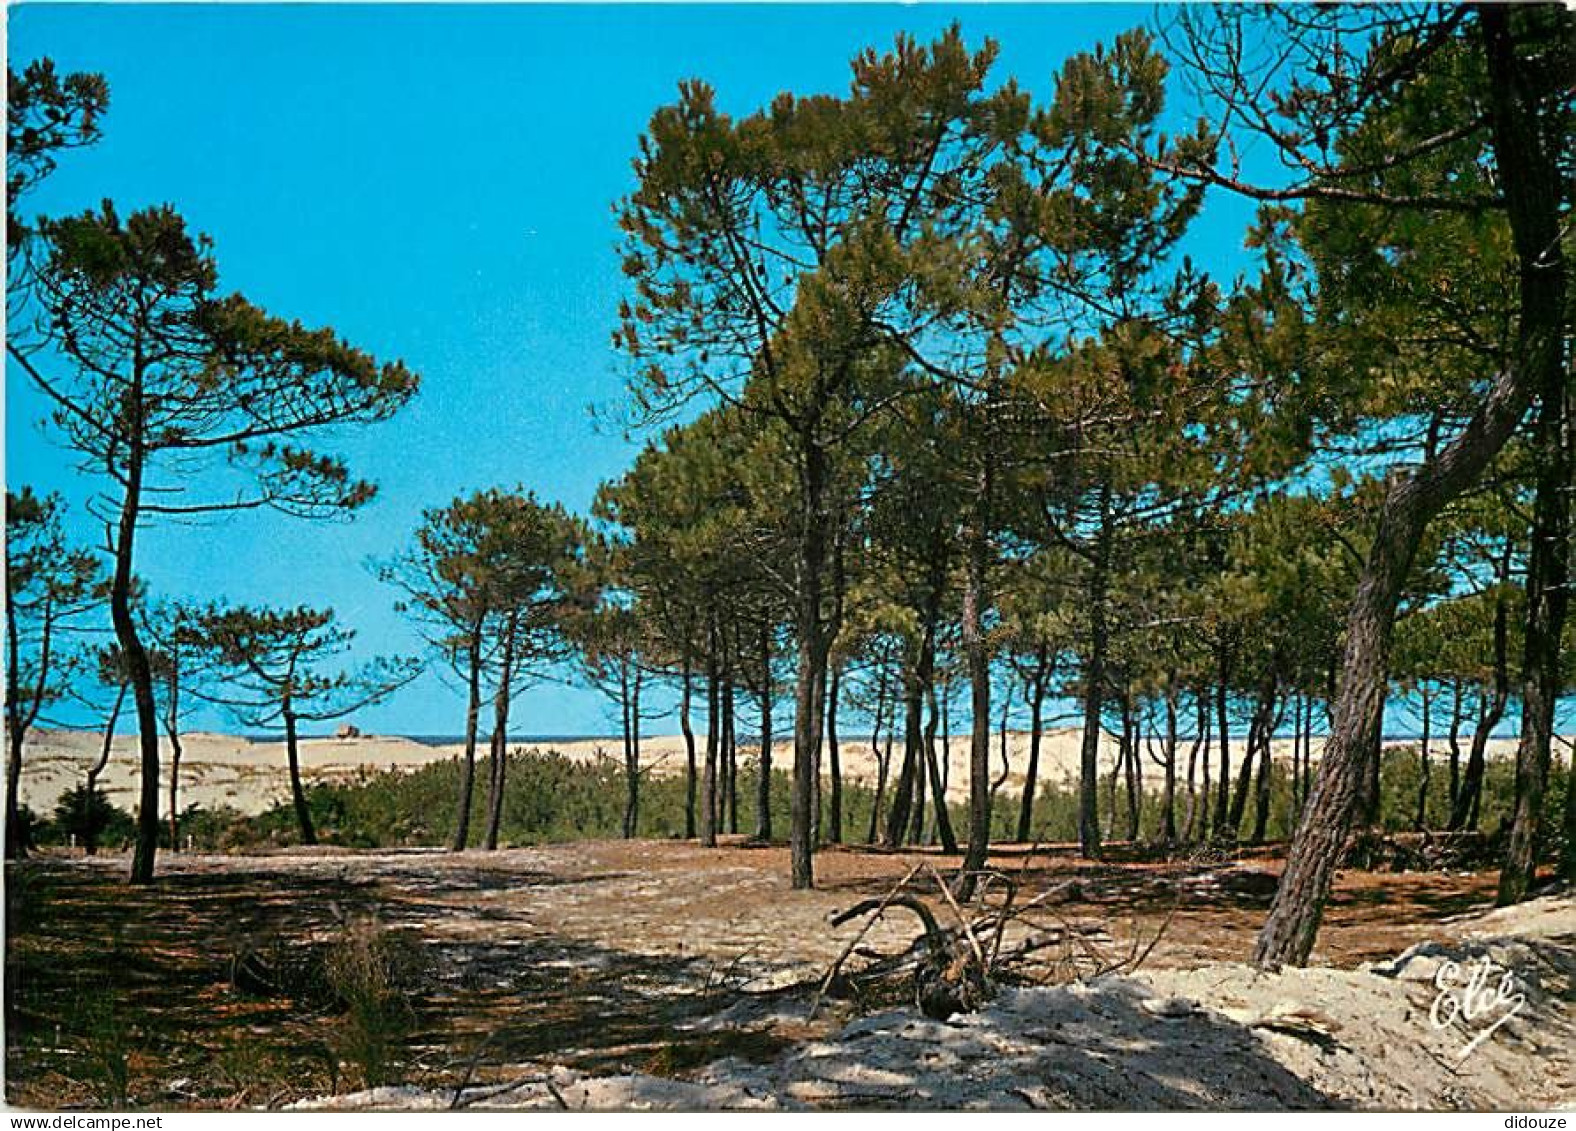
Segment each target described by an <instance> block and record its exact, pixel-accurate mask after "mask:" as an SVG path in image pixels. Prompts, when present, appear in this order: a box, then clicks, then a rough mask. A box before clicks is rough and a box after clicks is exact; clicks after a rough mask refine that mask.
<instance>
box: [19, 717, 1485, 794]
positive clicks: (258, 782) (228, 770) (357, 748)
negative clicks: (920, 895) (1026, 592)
mask: <svg viewBox="0 0 1576 1131" xmlns="http://www.w3.org/2000/svg"><path fill="white" fill-rule="evenodd" d="M1081 734H1082V732H1081V731H1079V730H1076V729H1061V730H1054V731H1049V732H1047V733H1046V734H1044V735H1043V736H1042V738H1041V746H1040V775H1041V780H1042V781H1047V782H1055V781H1058V780H1060V781H1066V782H1072V781H1075V780H1076V779H1077V775H1078V760H1079V751H1080V747H1081V744H1082V739H1081ZM136 741H137V740H136V736H135V735H119V736H117V737H116V739H115V741H114V743H113V745H112V746H111V751H110V760H109V765H108V767H107V769H106V770H105V772H104V775H103V777H102V778H100V782H101V785H102V788H103V789H104V790H105V792H106V794H107V795H108V796H109V797H110V799H111V800H112V801H114V802H115V803H116V804H117V805H120V806H121V807H122V808H125V809H131V808H134V807H135V799H136V789H137V749H136ZM102 742H103V739H102V736H101V735H98V734H95V733H92V732H89V731H47V730H40V731H36V732H34V734H33V735H32V736H31V737H30V740H29V742H28V746H27V749H26V753H25V755H24V761H23V769H22V785H21V795H22V800H23V801H24V802H25V803H26V804H28V805H30V806H32V808H33V810H34V811H35V812H39V813H49V812H51V811H53V809H54V806H55V802H56V801H57V800H59V798H60V795H61V794H62V793H64V792H65V791H66V790H68V789H70V788H71V787H72V786H74V785H78V784H80V783H81V782H82V780H83V778H84V777H85V776H86V774H87V770H88V767H90V766H91V765H92V764H93V763H94V762H95V761H97V759H98V756H99V752H100V749H101V746H102ZM1319 745H1320V740H1319V739H1315V740H1314V751H1315V757H1317V754H1318V748H1319ZM182 746H183V753H182V758H181V769H180V775H181V780H180V796H181V806H182V808H184V807H185V806H187V805H190V804H199V805H202V806H203V807H205V808H216V807H219V806H230V807H231V808H234V809H238V810H240V811H241V812H243V813H248V814H252V813H260V812H262V811H263V810H265V809H267V808H269V807H270V806H272V805H274V804H276V803H279V802H284V801H287V800H288V799H289V782H288V779H287V778H286V776H285V749H284V744H283V742H253V741H250V740H248V739H246V738H241V737H238V736H235V735H227V734H213V733H206V732H197V733H192V734H188V735H185V736H184V737H183V739H182ZM1028 746H1029V741H1028V735H1026V734H1023V733H1019V732H1009V734H1008V738H1007V750H1006V757H1005V766H1006V769H1007V777H1006V779H1005V783H1004V788H1006V789H1007V791H1008V792H1016V791H1017V790H1019V789H1020V788H1021V787H1022V784H1023V771H1024V767H1025V766H1026V765H1027V762H1028ZM899 747H900V744H899ZM947 747H948V752H949V754H950V760H949V761H950V764H949V767H948V771H947V793H948V796H949V797H950V798H951V799H953V800H954V801H958V802H962V801H966V800H967V796H968V737H967V736H966V735H956V736H953V738H952V739H951V740H950V742H949V743H947ZM520 748H523V749H531V748H532V747H531V746H525V747H520ZM536 748H540V749H554V750H557V751H559V752H560V753H562V754H564V755H566V756H568V757H571V758H576V759H582V760H585V761H593V760H595V759H596V758H598V757H599V756H602V755H608V756H612V755H618V754H620V752H621V747H620V743H619V740H618V739H615V738H607V739H586V740H577V741H573V742H559V743H553V744H551V746H548V745H545V744H537V747H536ZM758 749H759V746H758V744H757V745H755V746H752V745H750V744H749V743H748V742H747V741H746V742H744V743H743V744H742V745H741V747H740V756H741V757H753V756H754V754H755V752H756V751H758ZM1273 749H1274V754H1275V756H1276V757H1277V758H1281V759H1288V760H1289V759H1290V757H1291V742H1290V740H1289V739H1288V740H1281V741H1278V742H1277V743H1276V745H1275V747H1274V748H1273ZM460 750H461V748H460V747H459V746H458V745H455V746H428V745H425V744H423V743H420V742H415V741H413V740H411V739H408V738H401V737H398V736H387V735H367V736H363V737H360V738H354V739H333V738H312V739H307V740H305V741H304V742H303V743H302V744H301V761H302V772H303V773H304V774H305V776H306V777H307V778H308V780H309V781H310V780H322V781H330V780H350V779H353V778H355V777H356V776H357V775H358V774H362V773H365V772H369V771H383V770H395V771H399V770H410V769H414V768H416V767H418V766H422V765H425V764H426V763H428V762H432V761H438V760H442V759H445V758H453V757H457V756H458V755H459V753H460ZM840 751H841V755H842V765H843V772H844V773H845V775H847V777H848V778H850V779H853V780H858V781H865V782H869V783H871V784H873V783H874V782H875V778H876V765H877V763H876V759H875V756H874V755H873V753H872V751H871V748H870V745H869V742H868V741H864V742H843V743H841V744H840ZM1514 751H1515V743H1514V741H1513V740H1508V739H1495V740H1493V741H1492V742H1491V743H1490V744H1489V754H1490V756H1491V757H1503V756H1512V755H1513V754H1514ZM1186 752H1187V751H1186V748H1184V750H1183V752H1182V757H1183V758H1184V759H1185V756H1186ZM1232 753H1233V755H1240V739H1238V740H1237V741H1236V743H1235V744H1234V748H1233V751H1232ZM1435 753H1436V756H1439V757H1443V756H1444V753H1445V751H1444V747H1443V745H1442V744H1441V745H1440V746H1439V747H1438V748H1437V749H1436V752H1435ZM1100 756H1101V763H1102V765H1110V764H1111V762H1112V761H1113V760H1114V758H1115V756H1116V742H1115V740H1114V739H1113V738H1112V737H1111V736H1110V735H1108V734H1102V735H1101V755H1100ZM901 757H902V751H901V749H900V748H895V749H894V751H893V759H894V762H896V761H897V760H899V759H901ZM163 758H164V773H165V774H166V775H167V774H168V773H169V747H168V744H167V743H165V744H164V754H163ZM773 759H774V761H775V763H776V764H777V765H779V766H784V767H786V766H788V765H790V764H791V762H792V747H791V746H790V745H789V744H788V743H778V744H777V745H776V746H775V747H774V754H773ZM1003 761H1004V760H1003V758H1002V755H1001V747H1000V742H999V739H998V740H996V741H995V742H993V747H992V755H991V772H992V776H993V778H994V777H995V776H998V775H1000V774H1001V772H1002V769H1003ZM641 762H642V764H643V765H645V766H649V767H651V770H652V772H653V773H657V774H675V775H677V774H682V773H683V772H684V766H685V762H686V757H685V748H684V740H683V738H682V737H680V736H676V735H672V736H656V737H649V738H645V739H643V740H642V742H641ZM1145 770H1146V773H1147V774H1148V776H1149V779H1150V780H1151V782H1154V781H1158V777H1159V771H1158V769H1157V768H1156V767H1154V766H1153V765H1149V764H1146V767H1145ZM167 783H168V778H167V777H166V778H165V782H164V783H163V784H161V788H160V797H161V798H162V797H165V796H167V792H166V790H167Z"/></svg>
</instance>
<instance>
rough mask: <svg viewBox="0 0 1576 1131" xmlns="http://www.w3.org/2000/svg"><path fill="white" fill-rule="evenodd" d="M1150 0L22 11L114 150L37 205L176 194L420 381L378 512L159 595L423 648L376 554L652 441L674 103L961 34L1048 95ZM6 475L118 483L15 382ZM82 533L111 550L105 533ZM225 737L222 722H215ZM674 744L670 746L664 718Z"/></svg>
mask: <svg viewBox="0 0 1576 1131" xmlns="http://www.w3.org/2000/svg"><path fill="white" fill-rule="evenodd" d="M1153 11H1154V10H1153V9H1152V8H1151V7H1149V6H1148V5H1122V4H1100V5H1087V6H1086V5H1073V4H1065V5H1047V6H990V5H971V6H952V5H941V4H937V5H925V6H919V7H915V6H887V5H859V6H832V5H824V6H689V7H685V6H632V5H625V6H614V7H598V6H563V7H561V6H518V7H517V6H502V5H496V6H460V5H454V6H426V5H406V6H373V5H356V6H322V7H319V6H307V5H289V6H282V5H281V6H270V5H255V6H254V5H245V6H243V5H233V6H231V5H170V6H151V5H150V6H132V5H115V6H99V5H87V4H72V5H51V4H22V5H20V6H16V7H12V8H11V10H10V47H9V51H10V58H11V62H12V64H13V66H20V65H21V64H24V63H26V62H27V61H29V60H31V59H33V58H35V57H37V56H41V55H49V56H52V57H53V58H54V59H55V60H56V62H57V65H58V66H59V67H60V68H61V69H62V70H67V71H69V70H93V71H99V72H102V73H103V74H104V75H105V77H106V78H107V79H108V81H109V84H110V88H111V99H112V105H111V110H110V113H109V115H108V116H107V118H106V120H105V122H104V139H103V140H102V141H101V142H100V143H99V144H98V145H97V146H95V147H93V148H91V149H88V150H84V151H81V152H77V153H72V154H68V155H66V156H65V157H64V158H63V160H62V161H61V164H60V168H59V170H58V171H57V173H56V174H55V175H54V176H53V178H52V179H51V180H50V181H48V182H47V183H46V184H45V185H44V186H43V187H42V188H41V189H40V190H38V191H37V192H36V193H35V194H34V196H33V197H32V198H31V200H30V202H29V207H28V211H32V212H39V213H46V214H61V213H65V212H73V211H80V210H82V209H85V208H88V207H92V206H94V205H96V204H97V202H98V201H99V200H101V199H103V198H106V197H108V198H111V199H113V200H114V201H115V202H116V203H117V205H118V206H119V207H120V208H121V210H122V212H123V213H124V212H129V211H130V210H132V209H134V208H137V207H142V206H145V205H150V204H156V203H163V202H169V203H173V204H174V205H176V206H177V207H178V208H179V209H180V210H181V212H182V213H183V214H184V215H185V216H186V217H187V219H188V222H189V223H190V224H191V225H192V226H193V227H194V228H196V229H199V230H201V231H204V232H206V233H208V234H209V235H211V236H212V237H213V239H214V241H215V252H216V255H217V259H218V263H219V267H220V271H221V282H222V285H223V288H224V289H225V290H227V291H228V290H239V291H241V292H243V293H244V294H246V295H247V296H248V297H249V298H250V299H252V300H253V301H254V302H257V303H259V304H260V305H262V306H263V307H265V308H266V309H268V310H270V311H272V312H273V313H276V314H280V315H284V316H288V317H292V318H300V319H302V320H303V321H304V322H306V323H308V324H310V325H317V324H327V325H331V326H333V327H334V328H335V329H336V330H338V331H339V332H340V333H341V334H342V335H343V336H345V337H346V338H348V339H349V340H350V341H351V342H353V343H354V344H356V345H358V346H360V347H362V348H365V349H368V350H370V351H372V352H373V353H375V354H377V355H378V356H380V357H386V358H402V359H403V360H404V361H405V362H406V363H407V364H408V365H410V366H411V367H412V368H413V369H415V370H417V371H418V372H420V373H421V375H422V378H423V388H422V392H421V395H420V397H419V398H418V399H417V400H416V402H415V403H413V404H412V405H411V406H409V407H408V408H407V409H406V410H404V411H403V412H402V413H401V414H400V415H399V416H398V417H397V418H396V419H395V420H393V421H391V422H389V423H387V424H385V425H381V426H378V427H376V428H372V429H366V430H363V431H360V432H357V433H354V434H346V435H344V436H342V437H339V438H337V442H336V443H335V444H334V445H333V447H334V448H335V449H337V450H338V451H340V452H342V453H343V454H344V455H346V456H347V457H348V458H349V460H350V462H351V465H352V467H353V469H354V470H355V471H356V472H357V473H358V474H360V475H362V476H365V477H367V478H370V479H373V480H374V481H376V482H377V483H378V484H379V486H380V489H381V494H380V498H379V500H378V501H377V502H376V503H374V504H373V505H372V506H371V507H369V508H367V509H366V510H365V511H363V512H362V513H361V514H360V515H359V516H358V517H357V518H356V519H355V521H353V522H350V523H332V524H323V523H307V522H302V521H300V520H297V519H291V518H287V517H283V516H275V515H249V516H243V517H237V518H235V519H233V520H230V521H226V522H224V523H222V524H215V525H210V526H208V527H203V528H192V527H164V528H150V529H149V530H148V531H147V532H145V533H144V534H143V535H141V541H140V544H139V572H141V573H142V574H143V575H144V576H145V577H146V578H147V579H148V581H149V583H150V585H151V587H152V588H153V589H154V590H155V591H156V592H160V593H171V594H189V595H194V596H202V597H210V596H215V595H224V596H226V597H228V598H229V599H231V600H235V601H249V602H268V603H276V604H301V603H305V604H313V605H324V604H327V605H332V606H333V607H334V608H335V609H337V610H338V611H339V612H340V614H341V616H342V617H343V619H344V620H345V621H346V622H347V623H349V624H350V625H351V626H353V627H355V628H357V629H358V630H359V632H360V634H361V635H360V639H359V640H358V650H359V651H360V652H361V653H362V654H363V655H371V654H374V653H376V652H395V651H405V652H411V651H416V650H417V649H418V647H419V643H418V641H417V639H416V637H415V636H414V634H413V633H412V632H411V631H410V630H409V629H408V627H407V626H406V625H405V624H403V623H402V622H401V620H400V618H399V617H398V615H397V614H395V612H394V610H393V607H392V606H393V600H394V595H393V593H392V592H390V591H389V590H387V589H386V588H384V587H381V586H379V585H378V584H377V583H376V582H375V581H373V580H372V578H371V577H370V575H369V574H368V572H367V570H366V568H365V563H366V561H367V559H368V558H375V557H385V556H387V555H389V554H390V553H392V552H394V551H396V550H397V549H398V548H399V547H400V546H401V545H402V544H403V543H404V542H405V540H406V539H408V537H409V534H410V532H411V530H412V529H413V528H414V526H415V525H416V523H417V521H418V519H419V515H420V512H421V510H422V509H423V508H424V507H427V506H431V505H435V504H439V503H442V502H445V501H447V500H448V499H449V498H451V497H452V496H454V495H455V494H456V493H459V492H468V491H470V490H473V489H476V488H480V487H486V486H491V485H495V484H505V485H507V484H514V483H522V484H524V485H525V486H527V487H529V488H531V489H533V490H535V491H536V492H537V494H538V495H539V496H541V497H543V498H545V499H549V500H556V501H559V502H562V503H564V504H565V505H566V506H568V507H570V508H572V509H575V510H580V511H583V510H584V509H585V508H586V507H587V506H588V505H589V503H590V501H591V498H592V495H593V494H594V492H595V490H596V487H597V484H598V483H599V482H601V481H602V480H604V479H607V478H610V477H613V476H616V475H617V474H619V473H620V472H621V471H622V470H623V469H624V467H626V466H627V465H628V463H629V462H630V460H631V459H632V458H633V455H634V453H635V451H636V450H637V448H638V443H639V438H636V439H635V440H633V441H626V440H625V439H624V438H623V437H621V436H620V435H618V434H617V433H616V431H608V430H604V431H599V430H598V429H597V428H596V427H595V426H594V425H593V422H592V420H591V418H590V416H589V414H588V408H589V406H592V405H599V406H606V407H616V406H617V405H618V404H619V403H620V401H621V398H622V396H623V381H622V373H621V369H620V363H619V358H618V356H617V355H616V354H615V353H614V352H613V350H612V349H611V347H610V345H609V334H610V331H611V329H612V327H613V321H614V314H615V311H616V309H617V304H618V300H619V298H620V296H621V293H622V291H621V278H620V275H619V271H618V262H617V257H616V254H615V241H616V236H617V233H616V231H615V227H614V224H613V219H612V209H613V206H614V204H615V202H616V201H617V200H618V198H619V197H620V196H622V195H623V194H624V193H626V192H628V191H629V189H630V188H631V187H632V174H631V171H630V161H631V158H632V157H633V156H634V154H635V152H636V142H637V138H638V136H639V134H640V133H641V131H642V130H643V128H644V127H645V125H646V123H647V121H648V120H649V118H650V116H651V113H652V111H653V110H654V109H655V108H656V107H657V106H658V105H660V104H662V103H664V102H667V101H671V100H672V99H673V97H674V95H675V90H676V86H677V84H678V82H679V81H680V80H681V79H684V78H688V77H696V76H698V77H702V78H705V79H706V80H708V81H709V82H711V83H712V84H713V85H714V86H715V87H716V88H717V91H718V95H719V101H720V103H721V105H722V107H723V108H724V109H726V110H728V111H731V112H734V113H748V112H750V111H752V110H754V109H756V108H757V107H759V106H760V105H762V104H764V103H766V102H767V101H769V100H770V99H771V97H772V96H773V95H775V94H777V93H778V92H779V91H781V90H784V89H791V90H793V91H795V92H797V93H801V94H803V93H810V92H815V91H829V92H837V91H842V90H845V89H846V86H847V78H848V60H849V59H850V58H851V57H853V56H854V55H855V54H857V52H858V51H859V50H861V49H862V48H864V47H866V46H872V45H873V46H876V47H886V46H889V45H890V44H891V42H892V39H893V37H894V36H895V35H896V34H897V33H898V32H900V31H907V32H911V33H913V34H915V35H917V36H920V37H922V38H927V37H931V36H933V35H935V34H937V33H939V32H940V31H941V30H943V29H944V28H945V27H946V26H947V25H948V24H949V23H950V22H952V21H953V20H959V21H961V23H962V26H963V30H964V33H965V35H966V36H967V38H968V39H969V41H970V42H971V44H978V43H979V42H980V41H981V40H982V39H983V38H984V37H985V36H987V35H988V36H992V37H994V38H996V39H998V40H999V41H1000V43H1001V47H1002V53H1001V59H1000V62H999V63H998V67H997V71H996V74H997V77H998V78H1005V77H1006V76H1008V75H1014V76H1016V77H1017V78H1018V79H1019V81H1020V82H1021V83H1022V84H1024V85H1025V86H1027V87H1029V88H1030V89H1032V90H1034V91H1035V92H1036V93H1039V94H1042V95H1043V94H1047V93H1048V92H1049V89H1050V85H1051V78H1052V76H1053V74H1054V72H1055V69H1056V67H1057V66H1058V65H1059V63H1060V62H1061V60H1062V59H1064V58H1065V57H1066V56H1067V55H1069V54H1071V53H1073V52H1075V51H1078V50H1082V49H1086V48H1088V47H1090V46H1091V45H1092V44H1093V43H1094V42H1095V41H1097V40H1102V39H1103V40H1107V41H1108V40H1109V39H1111V38H1112V37H1113V36H1114V35H1115V34H1116V33H1117V32H1119V31H1121V30H1124V29H1126V28H1128V27H1131V26H1134V25H1136V24H1140V23H1146V22H1148V21H1149V20H1150V19H1151V17H1152V15H1153ZM1244 218H1245V210H1244V209H1243V208H1242V206H1241V205H1240V204H1237V203H1235V202H1221V201H1216V202H1214V203H1213V204H1212V205H1211V207H1210V209H1209V210H1208V212H1207V214H1206V216H1205V217H1204V219H1203V221H1202V229H1201V231H1200V233H1199V235H1198V237H1197V238H1196V239H1195V240H1194V241H1193V242H1194V245H1195V255H1197V249H1198V248H1200V247H1208V248H1211V249H1213V254H1211V255H1210V256H1209V257H1208V258H1207V259H1206V260H1205V265H1206V266H1211V267H1213V268H1215V269H1216V270H1225V271H1229V270H1231V269H1234V268H1236V267H1238V266H1240V263H1241V253H1240V247H1241V231H1242V223H1243V220H1244ZM6 410H7V418H6V475H7V480H8V482H9V483H10V484H12V485H18V484H21V483H29V484H32V485H34V486H35V487H36V488H40V489H44V490H49V489H55V490H59V491H61V492H62V493H63V494H64V495H65V496H66V497H67V499H68V500H69V501H70V502H71V503H72V504H73V507H74V508H75V509H76V511H77V513H79V514H80V505H81V503H82V501H83V500H84V499H85V498H86V497H87V495H88V494H89V493H90V492H91V491H92V490H93V488H94V486H95V485H94V484H93V483H92V482H91V481H89V480H86V479H84V478H83V477H82V476H80V475H79V474H78V473H76V472H75V471H73V470H72V462H73V461H72V459H71V456H70V454H69V453H67V452H64V451H63V450H62V449H60V448H59V447H57V446H55V445H54V444H53V443H52V441H51V439H50V437H49V436H48V434H47V432H45V431H44V430H43V429H42V428H41V427H40V425H39V421H40V420H41V419H42V418H43V416H44V415H45V410H44V406H43V404H42V402H41V400H40V398H39V396H38V394H36V392H34V391H33V390H31V389H29V388H27V387H26V386H25V385H24V384H23V383H22V381H21V380H20V377H19V375H18V374H17V373H15V372H14V371H12V370H8V372H7V380H6ZM79 530H80V533H81V536H82V537H83V538H84V539H87V538H88V537H89V534H90V531H89V530H88V529H87V528H86V527H80V528H79ZM514 717H515V719H516V720H517V723H516V729H517V730H518V731H519V732H521V733H541V734H576V733H589V732H605V731H607V730H608V729H609V726H610V723H609V720H608V710H607V706H606V704H605V701H603V700H602V699H601V698H599V697H598V695H597V694H596V693H594V692H591V691H588V690H584V689H577V688H570V687H562V686H544V687H541V688H537V689H535V690H532V691H529V692H527V693H526V694H525V695H524V696H523V697H522V698H521V700H520V701H519V705H518V706H517V707H516V710H515V715H514ZM461 719H462V703H461V700H460V696H459V695H458V694H457V693H456V692H454V691H452V690H449V689H447V688H445V687H444V686H443V685H442V684H441V683H440V682H439V681H438V680H436V679H435V678H433V677H431V676H427V677H424V678H423V679H422V680H421V681H420V682H418V683H417V684H415V685H413V686H411V687H410V688H408V689H406V690H405V691H404V692H403V693H402V694H401V695H400V696H398V697H397V698H396V699H394V700H393V701H392V702H390V703H388V704H386V705H384V706H382V707H379V708H376V709H373V710H369V711H368V712H366V713H365V715H364V717H362V718H359V719H358V720H357V721H358V722H360V723H361V724H362V725H363V726H364V727H366V728H368V729H372V730H377V731H383V732H404V733H434V732H437V733H452V732H455V731H457V730H459V729H460V725H461ZM196 721H197V723H198V725H202V726H210V727H218V726H223V725H225V720H223V719H222V718H221V717H218V716H209V717H203V718H199V719H197V720H196ZM655 729H657V730H669V729H673V728H672V727H669V726H665V725H660V724H659V725H658V726H657V727H656V728H655Z"/></svg>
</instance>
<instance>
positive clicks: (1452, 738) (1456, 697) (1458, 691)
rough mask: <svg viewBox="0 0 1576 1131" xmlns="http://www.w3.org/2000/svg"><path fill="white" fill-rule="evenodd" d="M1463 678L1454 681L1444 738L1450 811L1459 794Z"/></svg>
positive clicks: (1453, 807) (1453, 808) (1453, 810)
mask: <svg viewBox="0 0 1576 1131" xmlns="http://www.w3.org/2000/svg"><path fill="white" fill-rule="evenodd" d="M1465 683H1466V681H1465V680H1463V679H1457V680H1456V681H1455V692H1454V694H1453V696H1452V697H1451V706H1450V730H1449V731H1448V732H1447V734H1446V736H1445V740H1446V742H1447V744H1448V745H1449V747H1450V811H1451V812H1452V813H1454V812H1455V811H1456V798H1458V797H1460V796H1461V708H1462V700H1463V699H1465V698H1466V692H1465V690H1464V684H1465Z"/></svg>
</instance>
